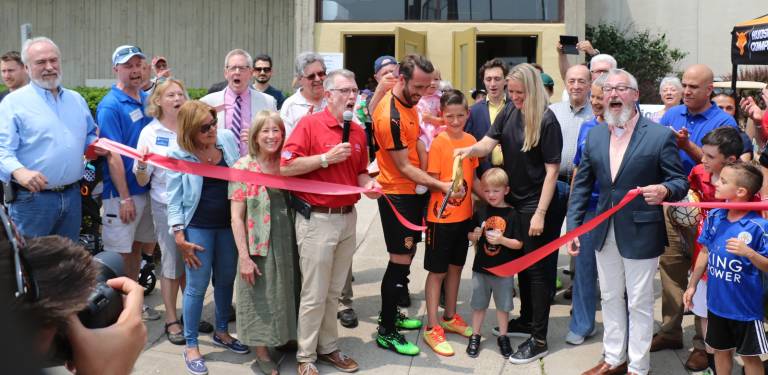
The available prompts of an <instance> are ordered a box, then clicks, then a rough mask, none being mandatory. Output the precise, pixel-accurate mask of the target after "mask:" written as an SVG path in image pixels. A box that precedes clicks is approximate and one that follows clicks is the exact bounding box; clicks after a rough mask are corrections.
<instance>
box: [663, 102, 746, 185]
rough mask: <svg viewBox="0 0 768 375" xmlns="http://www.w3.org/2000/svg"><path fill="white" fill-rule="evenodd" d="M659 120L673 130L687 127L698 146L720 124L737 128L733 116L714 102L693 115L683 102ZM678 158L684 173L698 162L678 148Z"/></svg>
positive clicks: (688, 171)
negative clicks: (704, 109)
mask: <svg viewBox="0 0 768 375" xmlns="http://www.w3.org/2000/svg"><path fill="white" fill-rule="evenodd" d="M659 122H660V123H661V124H662V125H664V126H667V127H670V128H672V129H674V130H675V131H680V130H681V129H682V128H687V129H688V132H689V134H690V139H691V141H692V142H693V143H695V144H696V145H697V146H699V147H701V140H702V139H703V138H704V136H705V135H707V133H709V132H711V131H712V130H714V129H717V128H719V127H721V126H733V127H735V128H737V129H738V128H739V126H738V125H737V124H736V120H735V119H734V118H733V116H731V115H729V114H727V113H725V112H723V110H722V109H720V108H718V107H717V105H715V102H710V106H709V109H707V110H706V111H704V112H702V113H698V114H695V115H691V114H689V113H688V107H686V106H685V105H684V104H681V105H678V106H674V107H672V108H670V109H669V110H668V111H667V113H665V114H664V116H663V117H662V118H661V120H660V121H659ZM680 160H681V161H682V162H683V169H685V174H686V175H689V174H691V169H693V167H694V166H695V165H696V164H699V160H693V159H691V157H690V156H688V154H686V153H685V151H683V150H680Z"/></svg>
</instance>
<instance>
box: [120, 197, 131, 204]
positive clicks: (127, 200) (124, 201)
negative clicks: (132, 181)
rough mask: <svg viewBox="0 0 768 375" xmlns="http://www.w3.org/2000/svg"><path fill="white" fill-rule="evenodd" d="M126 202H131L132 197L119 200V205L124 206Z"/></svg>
mask: <svg viewBox="0 0 768 375" xmlns="http://www.w3.org/2000/svg"><path fill="white" fill-rule="evenodd" d="M128 202H133V198H132V197H128V198H125V199H121V200H120V204H126V203H128Z"/></svg>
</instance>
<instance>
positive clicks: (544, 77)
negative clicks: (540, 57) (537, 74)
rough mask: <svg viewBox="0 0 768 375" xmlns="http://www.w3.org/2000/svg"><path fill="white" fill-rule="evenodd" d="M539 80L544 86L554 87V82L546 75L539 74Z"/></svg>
mask: <svg viewBox="0 0 768 375" xmlns="http://www.w3.org/2000/svg"><path fill="white" fill-rule="evenodd" d="M541 80H542V82H544V86H548V87H552V86H554V85H555V81H554V80H553V79H552V76H550V75H549V74H547V73H541Z"/></svg>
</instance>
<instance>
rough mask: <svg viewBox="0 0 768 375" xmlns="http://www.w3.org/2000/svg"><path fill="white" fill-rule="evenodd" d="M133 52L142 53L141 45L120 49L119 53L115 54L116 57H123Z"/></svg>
mask: <svg viewBox="0 0 768 375" xmlns="http://www.w3.org/2000/svg"><path fill="white" fill-rule="evenodd" d="M132 53H141V48H139V47H126V48H123V49H121V50H119V51H117V54H115V57H116V58H118V59H119V58H121V57H123V56H128V55H130V54H132Z"/></svg>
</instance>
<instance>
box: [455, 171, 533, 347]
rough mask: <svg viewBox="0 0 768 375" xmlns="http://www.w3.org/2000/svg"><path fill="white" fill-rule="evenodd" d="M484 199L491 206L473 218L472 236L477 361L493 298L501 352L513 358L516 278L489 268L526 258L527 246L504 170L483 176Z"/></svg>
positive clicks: (471, 344) (473, 339)
mask: <svg viewBox="0 0 768 375" xmlns="http://www.w3.org/2000/svg"><path fill="white" fill-rule="evenodd" d="M481 181H482V186H483V195H484V198H485V201H486V202H487V203H488V206H486V207H483V208H480V209H478V210H477V212H475V215H474V217H473V221H474V228H475V229H474V230H473V231H472V232H470V233H469V234H468V238H469V240H470V241H473V242H475V243H476V246H475V261H474V264H473V266H472V300H471V301H470V306H471V307H472V331H473V332H474V334H473V335H472V336H470V338H469V345H468V346H467V354H468V355H469V356H470V357H473V358H474V357H477V355H478V353H479V352H480V338H481V336H480V328H481V327H482V325H483V319H484V318H485V312H486V310H487V309H488V304H489V302H490V300H491V295H493V300H494V303H495V304H496V319H498V322H499V333H500V334H499V337H498V339H497V342H498V344H499V351H500V352H501V355H503V356H504V358H509V356H510V355H511V354H512V347H511V345H510V343H509V338H508V337H507V321H508V320H509V312H510V311H512V308H513V303H512V289H513V288H514V286H515V278H514V277H498V276H496V275H493V274H491V273H490V272H488V271H487V270H486V268H489V267H494V266H498V265H501V264H504V263H507V262H509V261H511V260H513V259H516V258H518V257H520V256H521V255H522V252H521V251H520V249H522V248H523V243H522V242H521V241H520V240H518V239H517V238H520V235H519V228H518V225H519V223H518V218H517V212H516V211H515V209H514V208H512V207H511V206H510V205H509V204H508V203H507V202H506V201H505V200H504V196H505V195H507V193H509V177H507V173H506V172H504V170H503V169H501V168H491V169H489V170H487V171H485V173H483V176H482V180H481Z"/></svg>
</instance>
